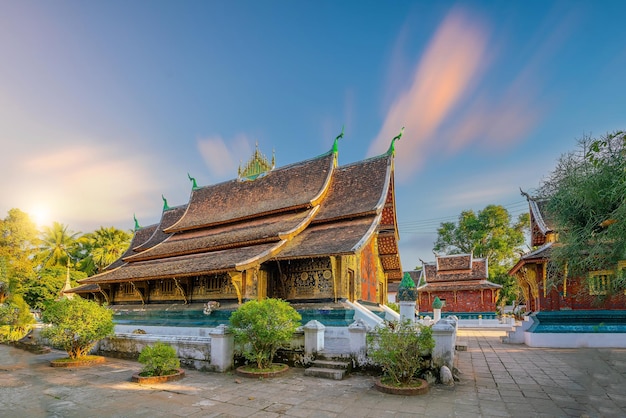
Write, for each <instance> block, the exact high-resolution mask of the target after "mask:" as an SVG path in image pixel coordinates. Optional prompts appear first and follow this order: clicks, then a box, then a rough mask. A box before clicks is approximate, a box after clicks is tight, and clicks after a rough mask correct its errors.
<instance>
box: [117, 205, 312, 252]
mask: <svg viewBox="0 0 626 418" xmlns="http://www.w3.org/2000/svg"><path fill="white" fill-rule="evenodd" d="M312 212H313V210H306V211H300V212H295V213H283V214H278V215H274V216H271V217H267V218H258V219H254V220H251V221H247V222H243V223H241V224H237V225H233V224H230V225H222V226H217V227H214V228H210V229H201V230H198V231H185V232H180V233H177V234H174V235H173V236H171V237H170V238H169V239H167V240H166V241H164V242H162V243H161V244H159V245H157V246H155V247H152V248H150V249H149V250H146V251H144V252H142V253H139V254H135V255H133V256H130V257H128V258H126V259H125V261H127V262H136V261H142V260H151V259H156V258H162V257H169V256H177V255H183V254H194V253H200V252H209V251H215V250H219V249H224V248H232V247H241V246H246V245H250V244H257V243H262V242H271V241H274V242H276V241H280V239H281V235H282V234H285V233H288V232H289V231H290V230H292V229H294V228H298V227H303V226H305V225H306V224H307V223H308V222H309V221H310V215H311V214H312Z"/></svg>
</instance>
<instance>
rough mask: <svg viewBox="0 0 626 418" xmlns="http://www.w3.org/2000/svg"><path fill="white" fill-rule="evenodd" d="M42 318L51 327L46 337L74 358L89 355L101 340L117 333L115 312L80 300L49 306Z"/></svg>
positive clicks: (76, 298) (62, 300) (53, 303)
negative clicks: (114, 324)
mask: <svg viewBox="0 0 626 418" xmlns="http://www.w3.org/2000/svg"><path fill="white" fill-rule="evenodd" d="M41 318H42V320H43V322H45V323H47V324H50V325H49V326H48V327H46V328H45V329H44V330H43V331H42V336H43V337H44V338H48V339H49V340H50V342H51V343H52V344H53V345H56V346H59V347H62V348H63V349H64V350H65V351H67V354H68V356H69V357H70V358H72V359H75V358H78V357H83V356H85V355H87V354H88V353H89V351H90V350H91V349H92V348H93V346H94V345H95V344H96V343H97V342H98V340H100V339H102V338H105V337H107V336H109V335H111V334H113V312H112V311H111V310H110V309H107V308H106V307H104V306H100V305H99V304H98V303H96V302H92V301H88V300H86V299H83V298H80V297H74V298H72V299H67V298H63V299H61V300H58V301H55V302H52V303H49V304H48V305H46V309H45V310H44V311H43V312H42V315H41Z"/></svg>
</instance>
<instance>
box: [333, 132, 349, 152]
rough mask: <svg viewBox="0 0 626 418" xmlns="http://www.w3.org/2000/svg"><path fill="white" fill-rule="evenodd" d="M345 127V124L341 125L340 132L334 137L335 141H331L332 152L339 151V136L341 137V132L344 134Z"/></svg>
mask: <svg viewBox="0 0 626 418" xmlns="http://www.w3.org/2000/svg"><path fill="white" fill-rule="evenodd" d="M345 127H346V125H342V126H341V133H340V134H339V135H337V137H336V138H335V142H333V153H334V154H337V153H338V152H339V140H340V139H341V138H343V134H344V128H345Z"/></svg>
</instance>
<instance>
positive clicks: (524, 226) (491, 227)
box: [433, 205, 530, 300]
mask: <svg viewBox="0 0 626 418" xmlns="http://www.w3.org/2000/svg"><path fill="white" fill-rule="evenodd" d="M529 227H530V218H529V215H528V213H523V214H521V215H519V217H518V218H517V220H516V222H515V223H513V222H512V220H511V215H510V214H509V212H508V211H507V210H506V208H504V207H503V206H501V205H488V206H486V207H485V208H484V209H483V210H481V211H478V213H475V212H474V211H473V210H467V211H463V212H461V214H460V215H459V220H458V222H457V223H455V222H443V223H442V224H441V226H440V227H439V229H437V240H436V241H435V243H434V248H433V250H434V251H442V252H444V253H445V254H447V255H451V254H470V253H472V254H474V257H479V258H487V260H488V263H489V279H490V280H492V281H493V282H495V283H499V284H502V285H503V286H504V289H503V290H504V291H503V292H502V294H501V297H502V298H505V299H509V300H511V299H514V298H515V293H516V290H515V281H514V280H513V279H512V278H510V277H509V276H508V274H507V273H508V271H509V269H510V268H511V267H512V266H513V264H514V263H515V261H516V259H517V257H518V250H520V249H521V247H522V246H523V244H524V241H525V236H524V234H525V232H526V231H527V230H528V228H529Z"/></svg>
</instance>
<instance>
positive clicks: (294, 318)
mask: <svg viewBox="0 0 626 418" xmlns="http://www.w3.org/2000/svg"><path fill="white" fill-rule="evenodd" d="M301 319H302V317H301V316H300V314H299V313H298V312H297V311H296V310H295V309H294V308H293V307H292V306H291V305H290V304H289V303H287V302H285V301H284V300H280V299H271V298H269V299H264V300H262V301H256V300H251V301H248V302H246V303H244V304H243V305H241V306H240V307H239V309H237V310H236V311H235V312H233V314H232V315H231V316H230V324H231V325H232V327H233V334H234V336H235V342H236V343H237V344H238V345H239V346H240V348H241V352H242V354H243V356H244V357H245V358H246V360H248V361H249V362H251V363H255V364H256V367H257V368H258V369H267V368H269V367H270V365H271V364H272V359H273V358H274V355H275V354H276V350H278V348H280V347H281V346H283V345H287V344H289V343H290V342H291V338H292V336H293V333H294V332H295V331H296V329H297V328H298V327H299V326H300V320H301Z"/></svg>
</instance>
